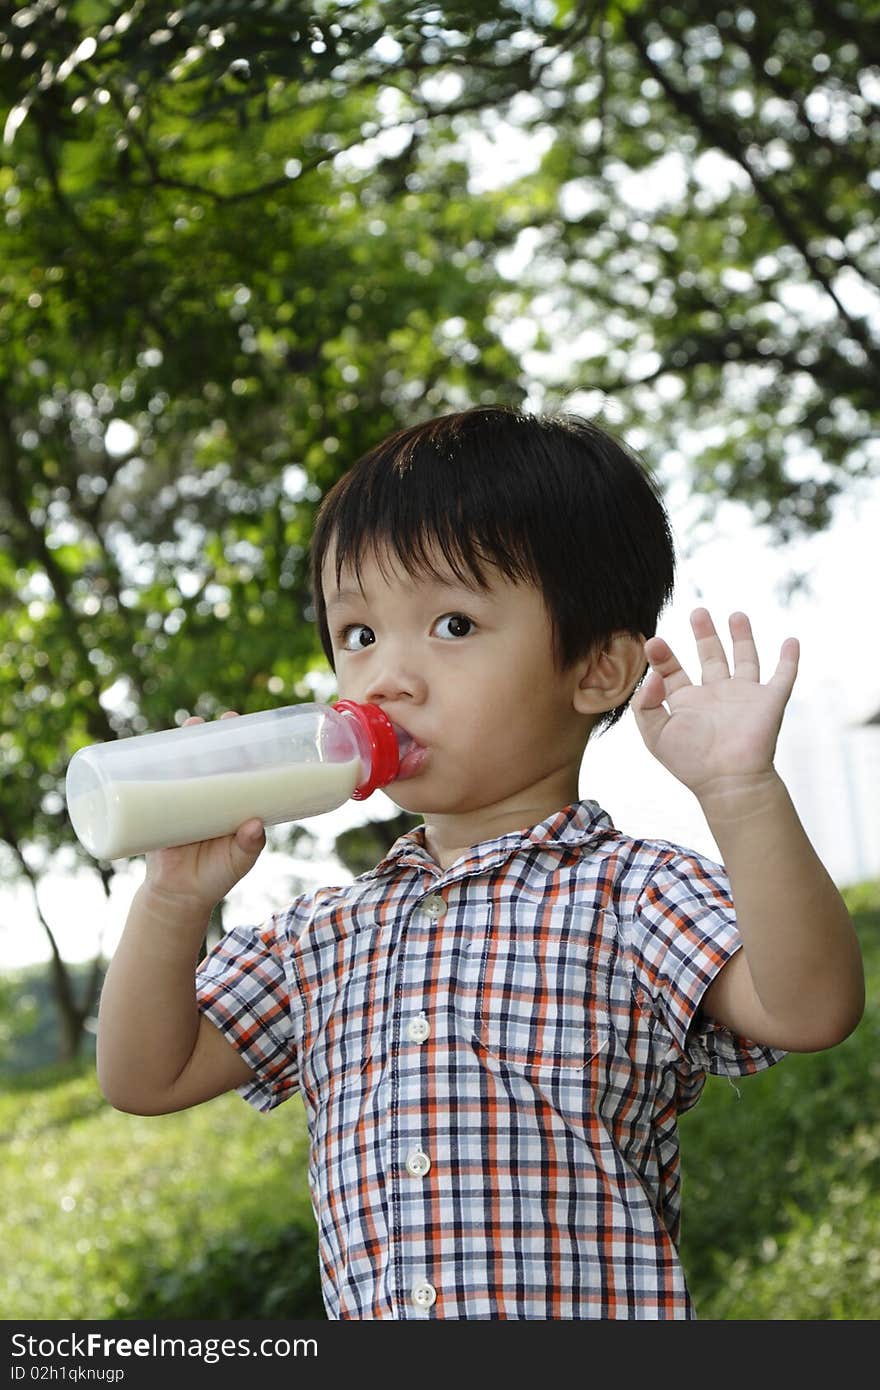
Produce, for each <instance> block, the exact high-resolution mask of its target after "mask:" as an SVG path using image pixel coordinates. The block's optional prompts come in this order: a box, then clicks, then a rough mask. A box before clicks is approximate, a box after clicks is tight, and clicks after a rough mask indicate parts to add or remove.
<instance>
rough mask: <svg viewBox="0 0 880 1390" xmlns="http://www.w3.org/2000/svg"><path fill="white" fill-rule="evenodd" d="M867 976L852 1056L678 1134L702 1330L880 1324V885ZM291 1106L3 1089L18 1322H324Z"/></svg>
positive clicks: (783, 1067) (720, 1088) (747, 1096)
mask: <svg viewBox="0 0 880 1390" xmlns="http://www.w3.org/2000/svg"><path fill="white" fill-rule="evenodd" d="M850 905H851V908H852V910H853V912H854V913H855V914H856V920H857V925H858V928H859V932H860V936H861V939H862V942H863V947H864V954H865V961H866V966H867V971H868V978H869V1007H868V1010H867V1012H866V1015H865V1018H864V1020H863V1022H862V1024H861V1026H860V1027H859V1029H858V1030H857V1031H856V1033H855V1034H854V1035H853V1036H852V1037H851V1038H849V1039H848V1040H847V1041H846V1042H845V1043H843V1044H841V1045H840V1046H839V1047H837V1048H834V1049H832V1050H831V1051H829V1052H825V1053H820V1054H816V1055H813V1056H792V1057H789V1058H787V1059H786V1060H785V1061H784V1062H783V1063H781V1064H780V1065H779V1066H776V1067H773V1068H771V1069H770V1070H769V1071H767V1072H765V1073H763V1074H761V1075H759V1076H755V1077H747V1078H745V1079H744V1080H742V1081H741V1082H738V1083H737V1087H736V1089H734V1088H733V1087H732V1086H731V1085H730V1084H729V1083H728V1082H726V1081H723V1080H719V1079H718V1078H709V1081H708V1083H707V1086H706V1091H705V1093H704V1096H703V1098H702V1099H701V1101H700V1103H699V1105H697V1107H696V1108H695V1109H694V1110H693V1111H691V1112H690V1113H689V1114H688V1115H686V1116H685V1117H684V1118H683V1120H682V1126H681V1128H682V1155H683V1183H684V1187H683V1202H684V1222H683V1243H682V1255H683V1258H684V1261H685V1266H686V1268H687V1270H688V1275H689V1279H690V1283H691V1287H692V1290H693V1293H694V1297H695V1301H696V1304H697V1309H698V1312H699V1315H700V1317H701V1318H704V1319H749V1320H751V1319H810V1320H815V1319H874V1318H876V1317H877V1316H878V1314H880V1113H878V1105H877V1097H878V1096H880V1008H878V1004H877V1000H878V998H880V885H877V886H875V887H873V888H866V889H864V890H862V891H861V892H860V893H858V894H853V895H852V898H851V904H850ZM306 1153H307V1139H306V1131H305V1120H304V1115H303V1111H302V1107H301V1105H300V1103H299V1101H298V1100H293V1101H291V1102H289V1103H288V1104H287V1105H284V1106H281V1107H279V1109H278V1110H276V1111H274V1112H272V1113H271V1114H269V1115H268V1116H264V1115H258V1114H256V1113H255V1112H253V1111H251V1109H250V1107H248V1106H246V1105H244V1104H243V1102H242V1101H241V1100H239V1099H238V1097H237V1096H224V1097H221V1098H220V1099H218V1100H215V1101H211V1102H210V1103H209V1104H207V1105H204V1106H201V1107H198V1108H197V1109H195V1110H191V1111H187V1112H183V1113H181V1114H178V1115H168V1116H160V1117H156V1118H137V1117H133V1116H130V1115H122V1114H119V1113H117V1112H116V1111H113V1110H111V1109H110V1108H109V1106H107V1105H106V1103H105V1102H104V1101H103V1099H102V1098H101V1096H100V1094H99V1092H98V1089H97V1086H96V1083H95V1078H94V1068H93V1064H92V1063H91V1062H90V1061H89V1062H85V1063H82V1064H80V1065H79V1066H77V1067H73V1068H67V1069H57V1068H55V1069H52V1068H49V1069H44V1070H42V1071H40V1072H39V1073H34V1074H31V1075H28V1076H18V1077H15V1078H13V1079H12V1080H10V1081H8V1082H7V1083H6V1084H5V1086H4V1088H3V1090H2V1091H0V1181H2V1190H3V1196H4V1219H3V1240H2V1242H0V1306H2V1308H3V1310H4V1312H3V1316H4V1318H5V1319H6V1320H26V1319H46V1318H58V1319H65V1320H68V1319H69V1320H84V1319H99V1320H100V1319H105V1318H159V1319H165V1318H210V1319H217V1320H223V1319H234V1318H272V1317H279V1318H320V1317H322V1316H323V1310H322V1306H321V1302H320V1294H319V1290H318V1282H317V1255H316V1243H315V1228H314V1219H313V1216H312V1212H311V1207H310V1203H309V1198H308V1192H307V1187H306V1177H305V1174H306Z"/></svg>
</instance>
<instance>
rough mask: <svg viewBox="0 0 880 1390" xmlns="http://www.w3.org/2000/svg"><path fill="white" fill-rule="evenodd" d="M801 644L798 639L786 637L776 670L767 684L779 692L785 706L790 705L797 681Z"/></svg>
mask: <svg viewBox="0 0 880 1390" xmlns="http://www.w3.org/2000/svg"><path fill="white" fill-rule="evenodd" d="M800 655H801V644H800V642H799V641H798V639H797V638H796V637H786V639H785V641H784V642H783V644H782V648H781V650H780V653H779V661H778V663H777V666H776V670H775V671H774V672H773V675H772V676H771V677H770V679H769V681H768V682H767V684H768V685H769V686H770V687H772V689H773V690H775V691H776V692H777V694H778V695H779V697H780V699H781V700H782V703H783V706H784V705H787V704H788V701H789V698H790V696H791V692H792V690H793V689H794V683H795V681H796V680H797V673H798V662H799V661H800Z"/></svg>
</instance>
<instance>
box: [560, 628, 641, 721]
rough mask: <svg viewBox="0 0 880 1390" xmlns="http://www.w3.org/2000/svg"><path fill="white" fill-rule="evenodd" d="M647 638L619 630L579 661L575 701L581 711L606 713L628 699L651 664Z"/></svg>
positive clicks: (596, 713)
mask: <svg viewBox="0 0 880 1390" xmlns="http://www.w3.org/2000/svg"><path fill="white" fill-rule="evenodd" d="M644 648H645V639H644V637H642V636H638V637H635V636H633V634H632V633H631V632H616V633H615V634H614V636H613V637H612V638H611V641H610V642H609V643H608V645H607V646H606V647H605V649H604V650H603V651H594V652H591V653H590V655H589V656H585V657H584V658H583V660H582V661H580V662H578V663H577V664H576V667H575V670H576V673H577V684H576V686H575V690H574V695H573V699H572V703H573V704H574V707H575V709H576V710H577V711H578V713H579V714H595V715H599V714H604V713H605V712H606V711H607V710H610V709H616V707H617V706H618V705H622V704H623V703H624V702H625V701H626V700H628V699H629V697H630V695H631V694H632V692H633V691H634V690H635V688H636V686H637V685H638V683H639V681H640V680H641V678H642V676H643V675H644V673H645V670H646V669H647V666H648V660H647V657H646V656H645V650H644Z"/></svg>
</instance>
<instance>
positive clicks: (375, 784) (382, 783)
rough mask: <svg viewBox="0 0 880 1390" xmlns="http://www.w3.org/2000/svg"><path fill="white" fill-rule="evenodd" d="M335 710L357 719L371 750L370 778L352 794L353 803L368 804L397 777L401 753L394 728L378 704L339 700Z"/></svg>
mask: <svg viewBox="0 0 880 1390" xmlns="http://www.w3.org/2000/svg"><path fill="white" fill-rule="evenodd" d="M333 708H334V709H338V710H341V711H342V713H343V714H347V715H350V716H351V717H352V718H353V719H356V720H357V722H358V725H359V726H360V728H361V730H362V731H363V733H364V735H365V738H364V740H363V741H364V742H365V743H366V745H367V747H368V749H369V758H370V768H369V772H368V774H367V779H366V781H365V782H362V783H361V785H360V786H359V787H357V788H356V789H355V790H354V791H353V792H352V794H351V796H352V800H353V801H366V799H367V797H368V796H372V794H373V792H374V791H376V789H377V788H379V787H387V786H388V783H389V782H393V781H394V779H395V777H396V776H397V771H398V768H399V766H400V750H399V748H398V746H397V734H396V733H395V732H394V725H393V724H392V723H391V720H390V719H389V718H388V715H387V714H386V713H385V711H384V710H382V709H380V708H379V706H378V705H359V704H358V702H357V701H356V700H337V701H336V703H335V704H334V706H333Z"/></svg>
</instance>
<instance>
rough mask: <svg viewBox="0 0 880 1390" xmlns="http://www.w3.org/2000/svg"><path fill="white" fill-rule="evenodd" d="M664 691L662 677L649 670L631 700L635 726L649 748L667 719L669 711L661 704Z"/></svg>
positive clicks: (655, 740)
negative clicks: (642, 683)
mask: <svg viewBox="0 0 880 1390" xmlns="http://www.w3.org/2000/svg"><path fill="white" fill-rule="evenodd" d="M665 693H666V690H665V685H664V681H663V677H662V676H660V675H658V674H657V672H656V671H651V672H650V674H649V675H648V677H647V679H646V680H645V683H644V685H643V686H642V688H641V690H639V691H637V693H636V695H635V697H634V699H633V702H632V708H633V715H634V716H635V721H636V726H637V728H638V731H639V733H640V734H641V736H642V740H643V741H644V743H645V744H646V745H647V747H648V748H649V749H652V748H653V746H654V744H655V743H656V742H657V739H658V738H659V736H660V733H661V732H662V730H663V728H664V726H665V725H666V723H667V721H668V719H669V712H668V710H667V709H666V706H665V705H664V704H663V696H664V695H665Z"/></svg>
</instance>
